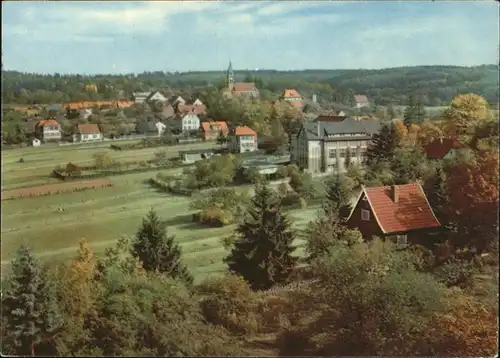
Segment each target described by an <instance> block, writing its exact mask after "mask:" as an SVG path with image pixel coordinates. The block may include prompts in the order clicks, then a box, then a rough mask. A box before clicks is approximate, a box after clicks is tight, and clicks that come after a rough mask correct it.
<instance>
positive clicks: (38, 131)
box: [35, 119, 62, 141]
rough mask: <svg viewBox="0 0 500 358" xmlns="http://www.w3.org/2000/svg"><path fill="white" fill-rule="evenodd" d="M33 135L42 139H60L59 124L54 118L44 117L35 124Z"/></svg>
mask: <svg viewBox="0 0 500 358" xmlns="http://www.w3.org/2000/svg"><path fill="white" fill-rule="evenodd" d="M35 136H36V137H37V138H38V139H42V140H44V141H47V140H60V139H61V136H62V135H61V125H60V124H59V123H58V122H57V121H56V120H55V119H44V120H41V121H39V122H38V123H37V125H36V126H35Z"/></svg>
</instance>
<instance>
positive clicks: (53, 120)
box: [37, 119, 60, 127]
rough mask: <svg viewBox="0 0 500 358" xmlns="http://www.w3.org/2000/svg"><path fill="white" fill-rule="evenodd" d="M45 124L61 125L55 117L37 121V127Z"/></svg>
mask: <svg viewBox="0 0 500 358" xmlns="http://www.w3.org/2000/svg"><path fill="white" fill-rule="evenodd" d="M45 126H52V127H60V125H59V123H58V122H57V121H56V120H55V119H43V120H41V121H40V122H38V123H37V127H45Z"/></svg>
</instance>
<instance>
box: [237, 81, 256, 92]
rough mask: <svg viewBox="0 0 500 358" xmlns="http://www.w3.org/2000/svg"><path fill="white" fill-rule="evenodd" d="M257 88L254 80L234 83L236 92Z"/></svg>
mask: <svg viewBox="0 0 500 358" xmlns="http://www.w3.org/2000/svg"><path fill="white" fill-rule="evenodd" d="M255 90H257V87H256V86H255V83H253V82H235V83H234V84H233V91H235V92H250V91H255Z"/></svg>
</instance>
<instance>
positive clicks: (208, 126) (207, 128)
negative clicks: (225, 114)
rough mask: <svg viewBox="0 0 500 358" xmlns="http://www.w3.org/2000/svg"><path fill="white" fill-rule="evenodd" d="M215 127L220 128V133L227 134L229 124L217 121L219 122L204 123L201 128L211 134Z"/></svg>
mask: <svg viewBox="0 0 500 358" xmlns="http://www.w3.org/2000/svg"><path fill="white" fill-rule="evenodd" d="M213 126H219V127H220V131H221V132H222V133H227V132H228V128H227V123H226V122H224V121H217V122H203V123H202V124H201V128H202V129H203V131H204V132H210V131H212V127H213Z"/></svg>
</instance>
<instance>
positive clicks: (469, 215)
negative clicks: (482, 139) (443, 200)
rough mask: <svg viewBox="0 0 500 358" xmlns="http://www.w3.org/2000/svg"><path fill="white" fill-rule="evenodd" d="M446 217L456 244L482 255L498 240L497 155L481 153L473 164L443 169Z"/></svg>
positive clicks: (455, 165)
mask: <svg viewBox="0 0 500 358" xmlns="http://www.w3.org/2000/svg"><path fill="white" fill-rule="evenodd" d="M445 173H446V176H447V181H446V195H447V197H448V198H449V199H448V203H447V215H448V217H449V218H450V221H451V222H452V223H453V225H454V227H455V242H454V243H455V244H456V245H457V246H459V247H474V248H475V249H477V251H478V252H479V253H481V252H484V251H486V250H487V249H488V247H489V246H490V245H491V244H492V240H495V239H497V237H498V217H497V213H498V152H493V151H489V152H483V153H480V155H478V156H477V157H476V159H475V160H474V161H471V162H466V161H458V162H456V163H453V164H451V165H449V166H446V167H445Z"/></svg>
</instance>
